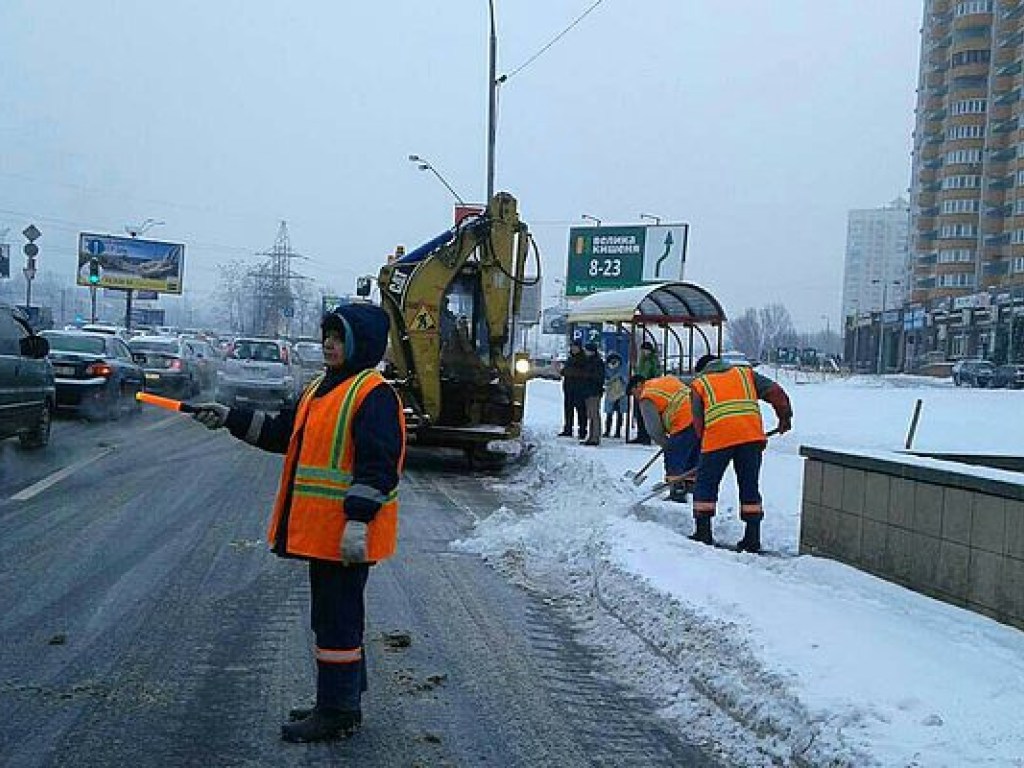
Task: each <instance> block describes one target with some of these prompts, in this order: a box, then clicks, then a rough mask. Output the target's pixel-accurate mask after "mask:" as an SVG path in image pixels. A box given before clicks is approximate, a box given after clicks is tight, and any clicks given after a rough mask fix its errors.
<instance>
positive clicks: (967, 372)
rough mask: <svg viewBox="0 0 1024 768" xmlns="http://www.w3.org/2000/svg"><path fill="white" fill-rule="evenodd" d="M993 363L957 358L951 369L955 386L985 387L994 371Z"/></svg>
mask: <svg viewBox="0 0 1024 768" xmlns="http://www.w3.org/2000/svg"><path fill="white" fill-rule="evenodd" d="M995 370H996V366H995V364H993V363H991V362H989V361H988V360H958V361H957V362H956V363H954V364H953V370H952V371H951V373H952V376H953V385H954V386H957V387H987V386H988V385H989V383H990V382H991V381H992V374H993V373H995Z"/></svg>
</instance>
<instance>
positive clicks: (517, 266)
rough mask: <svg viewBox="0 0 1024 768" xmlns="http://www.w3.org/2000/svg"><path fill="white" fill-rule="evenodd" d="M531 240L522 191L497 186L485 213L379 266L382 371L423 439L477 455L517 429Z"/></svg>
mask: <svg viewBox="0 0 1024 768" xmlns="http://www.w3.org/2000/svg"><path fill="white" fill-rule="evenodd" d="M529 249H530V234H529V231H528V229H527V226H526V224H524V223H523V222H522V221H520V219H519V213H518V209H517V205H516V200H515V198H514V197H512V196H511V195H509V194H507V193H498V194H496V195H495V196H494V198H493V199H492V200H491V201H490V204H489V205H488V206H487V209H486V211H485V212H484V213H483V214H482V215H480V216H475V217H471V218H468V219H465V220H463V221H462V222H460V224H459V225H457V226H456V227H453V228H452V229H450V230H447V231H445V232H443V233H442V234H440V235H438V236H437V237H435V238H434V239H432V240H431V241H429V242H428V243H425V244H424V245H422V246H420V247H419V248H416V249H414V250H412V251H410V252H409V253H407V254H403V255H401V256H400V257H398V258H396V259H394V260H393V261H391V262H390V263H388V264H387V265H385V266H384V267H383V268H381V270H380V274H379V276H378V283H379V287H380V295H381V305H382V306H383V308H384V309H385V310H386V311H387V313H388V315H389V317H390V319H391V336H390V343H389V347H388V355H387V358H386V361H387V362H386V368H385V376H386V377H387V378H388V379H389V380H390V381H391V383H392V384H393V385H394V387H395V388H396V390H397V391H398V393H399V395H400V396H401V398H402V404H403V407H404V409H405V413H406V423H407V425H408V431H409V435H410V438H411V440H412V441H414V442H416V443H417V444H420V445H438V446H449V447H455V448H462V449H465V450H466V451H467V453H469V455H470V456H471V458H472V457H473V456H475V455H476V456H480V455H485V454H486V453H488V452H489V451H490V450H491V449H489V448H488V445H489V444H493V443H494V442H495V441H511V440H517V439H518V438H519V436H520V431H521V428H522V419H523V408H524V405H525V396H526V373H527V371H528V363H527V359H526V358H527V356H526V354H525V353H517V352H516V351H515V350H514V349H513V344H514V342H515V338H516V333H515V327H516V323H517V319H518V313H519V305H520V301H521V299H522V293H523V286H525V285H527V284H532V283H535V282H536V281H537V280H539V279H540V276H539V274H538V275H537V276H535V277H530V278H527V277H525V272H526V261H527V258H528V254H529ZM538 271H539V264H538ZM493 447H494V446H493V445H492V448H493Z"/></svg>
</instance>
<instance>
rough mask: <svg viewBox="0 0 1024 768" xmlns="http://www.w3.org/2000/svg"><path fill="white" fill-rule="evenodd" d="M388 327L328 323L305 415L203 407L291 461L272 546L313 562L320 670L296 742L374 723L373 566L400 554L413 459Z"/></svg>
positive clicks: (288, 737) (338, 315) (359, 316)
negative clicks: (390, 369)
mask: <svg viewBox="0 0 1024 768" xmlns="http://www.w3.org/2000/svg"><path fill="white" fill-rule="evenodd" d="M388 325H389V321H388V316H387V313H385V312H384V310H382V309H381V308H380V307H377V306H374V305H372V304H346V305H342V306H340V307H338V308H337V309H335V310H334V311H333V312H330V313H328V314H327V315H325V316H324V319H323V321H322V323H321V330H322V333H323V346H324V364H325V370H324V372H323V373H322V374H320V375H319V376H317V377H316V378H315V379H313V380H312V381H311V382H310V384H309V385H308V387H307V388H306V390H305V392H303V394H302V397H301V398H300V399H299V402H298V405H297V406H296V407H295V408H294V409H285V410H283V411H281V412H280V413H277V414H274V413H271V412H268V411H261V410H251V409H248V408H240V407H232V408H229V407H228V406H226V405H223V404H221V403H201V404H199V405H197V406H195V408H196V413H195V414H194V417H195V419H196V420H197V421H199V422H200V423H202V424H204V425H205V426H207V427H208V428H210V429H217V428H219V427H227V428H228V430H230V432H231V434H232V435H233V436H234V437H236V438H238V439H240V440H244V441H246V442H247V443H250V444H252V445H255V446H256V447H258V448H262V449H264V450H266V451H270V452H273V453H283V454H285V459H284V468H283V470H282V473H281V480H280V483H279V485H278V491H277V500H276V501H275V503H274V511H273V515H272V517H271V521H270V528H269V531H268V534H267V537H268V540H269V542H270V546H271V549H272V550H273V551H274V553H275V554H277V555H279V556H281V557H287V558H299V559H302V560H307V561H309V583H310V598H311V603H312V605H311V611H310V614H311V617H312V627H313V634H314V638H315V641H316V669H317V684H316V706H315V707H306V708H300V709H293V710H292V711H291V713H290V718H289V719H290V722H288V723H286V724H285V725H283V726H282V728H281V738H282V739H284V740H285V741H291V742H314V741H333V740H336V739H339V738H345V737H348V736H351V735H352V734H353V733H355V731H356V730H357V729H358V728H359V727H360V725H361V724H362V710H361V708H360V702H361V697H362V694H363V691H364V690H366V657H365V653H366V650H365V646H364V643H363V631H364V625H365V607H364V591H365V588H366V581H367V577H368V575H369V571H370V566H371V565H373V564H374V563H376V562H379V561H381V560H384V559H386V558H388V557H391V555H392V554H394V552H395V546H396V540H397V536H398V482H399V478H400V476H401V473H402V466H403V464H404V460H405V418H404V415H403V411H402V406H401V402H400V400H399V398H398V394H397V393H396V392H395V390H394V389H392V388H391V386H390V385H389V384H388V383H387V382H386V381H385V380H384V378H383V377H382V376H381V375H380V374H379V373H378V372H377V370H376V366H377V365H378V363H380V361H381V359H382V358H383V356H384V350H385V348H386V347H387V341H388Z"/></svg>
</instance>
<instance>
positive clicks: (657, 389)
mask: <svg viewBox="0 0 1024 768" xmlns="http://www.w3.org/2000/svg"><path fill="white" fill-rule="evenodd" d="M640 399H641V400H650V401H651V402H652V403H653V404H654V407H655V408H657V409H658V413H659V414H661V425H662V428H663V429H664V430H665V435H666V436H669V437H670V436H672V435H674V434H676V433H677V432H682V431H683V430H684V429H686V428H687V427H688V426H690V425H691V424H692V423H693V411H692V409H691V407H690V388H689V387H688V386H686V384H684V383H683V382H682V381H680V380H679V379H678V378H676V377H675V376H659V377H658V378H656V379H648V380H647V381H645V382H644V385H643V388H642V389H641V390H640Z"/></svg>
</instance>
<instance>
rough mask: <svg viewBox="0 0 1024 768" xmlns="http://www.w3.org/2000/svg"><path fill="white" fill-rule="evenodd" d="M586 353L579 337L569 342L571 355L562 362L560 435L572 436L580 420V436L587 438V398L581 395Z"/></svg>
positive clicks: (582, 438)
mask: <svg viewBox="0 0 1024 768" xmlns="http://www.w3.org/2000/svg"><path fill="white" fill-rule="evenodd" d="M585 364H586V355H584V354H583V345H582V344H581V343H580V341H579V339H573V340H572V342H570V344H569V357H568V358H566V360H565V362H564V363H563V364H562V371H561V374H562V418H563V421H562V431H561V432H559V433H558V436H559V437H572V427H573V422H574V421H578V422H579V438H580V440H586V439H587V408H586V400H585V398H584V397H582V396H581V392H582V389H581V388H582V386H583V377H584V366H585Z"/></svg>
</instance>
